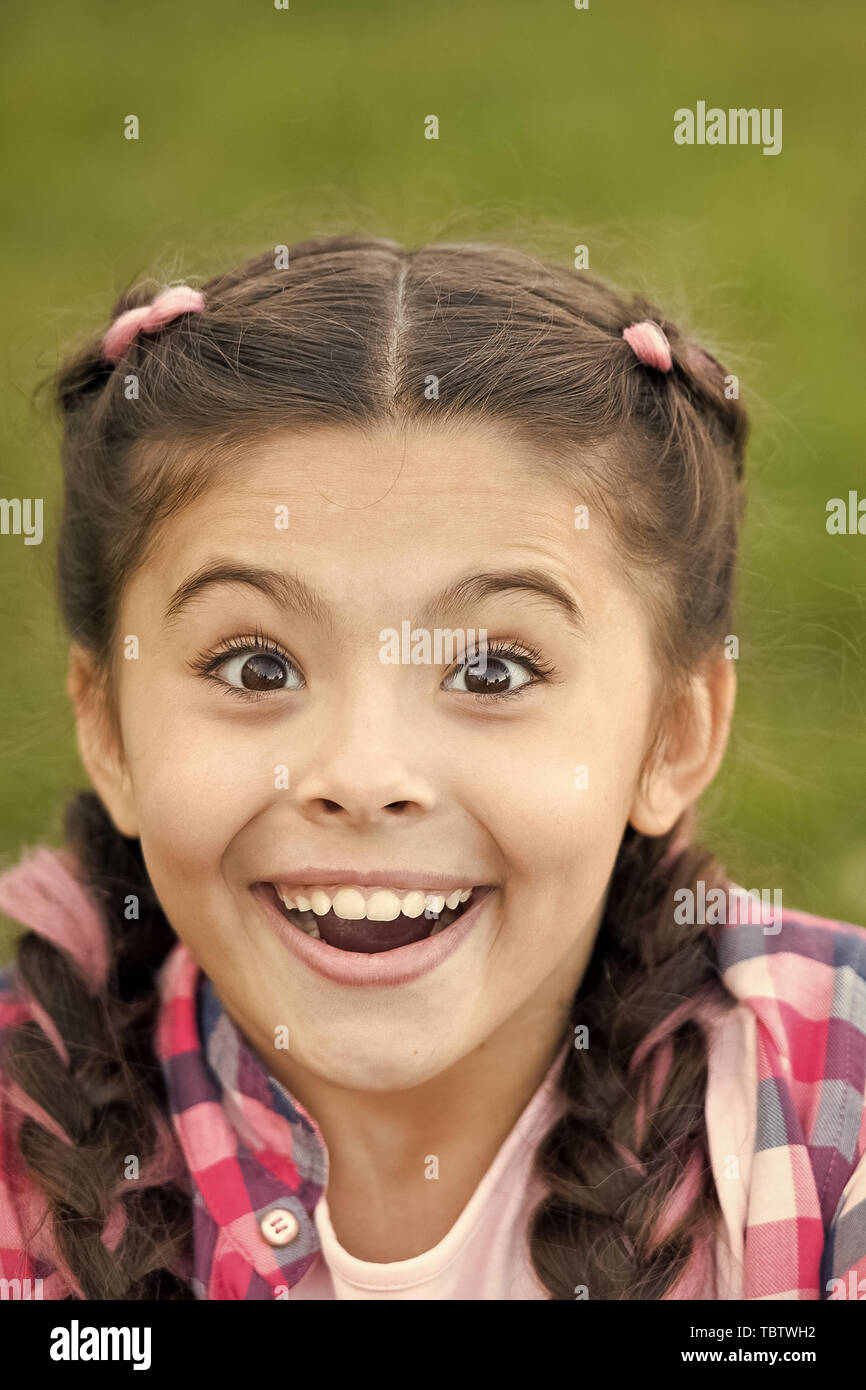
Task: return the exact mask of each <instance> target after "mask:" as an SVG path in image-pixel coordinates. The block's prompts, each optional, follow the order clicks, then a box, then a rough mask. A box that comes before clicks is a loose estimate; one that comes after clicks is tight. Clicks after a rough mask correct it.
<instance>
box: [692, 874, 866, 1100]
mask: <svg viewBox="0 0 866 1390" xmlns="http://www.w3.org/2000/svg"><path fill="white" fill-rule="evenodd" d="M736 894H739V895H740V896H739V897H737V896H736ZM746 896H747V895H745V894H744V893H743V891H742V890H736V891H735V893H732V894H729V901H731V902H732V903H733V904H734V906H733V907H732V910H731V911H729V913H728V920H727V922H725V923H723V924H722V925H720V926H719V927H718V928H717V929H716V932H717V934H716V937H715V939H716V942H717V953H718V961H719V965H720V968H721V970H722V975H723V979H724V982H725V984H726V985H727V987H728V989H729V990H730V991H731V993H732V994H734V995H735V996H736V997H737V999H739V1000H740V1001H741V1002H742V1003H744V1004H746V1005H748V1006H749V1007H750V1008H752V1009H754V1011H755V1012H756V1013H757V1014H758V1016H759V1018H760V1020H761V1022H762V1023H763V1024H764V1027H765V1029H766V1031H767V1034H768V1037H769V1038H770V1039H772V1041H773V1043H774V1045H775V1046H776V1047H777V1048H779V1049H780V1050H781V1051H783V1052H785V1053H786V1054H787V1055H788V1056H789V1058H790V1059H791V1061H792V1062H793V1061H794V1058H795V1055H796V1053H797V1051H798V1048H797V1047H796V1046H795V1044H796V1043H797V1042H798V1041H802V1039H803V1037H804V1034H805V1033H807V1032H808V1033H809V1034H810V1035H811V1041H812V1043H813V1044H816V1043H818V1042H819V1041H820V1040H821V1039H824V1040H825V1041H826V1042H828V1043H829V1042H830V1041H831V1040H835V1042H836V1043H837V1044H838V1043H839V1042H840V1041H841V1042H844V1050H845V1052H846V1054H847V1055H848V1056H849V1058H850V1060H851V1067H852V1071H851V1075H850V1076H849V1077H847V1078H842V1079H848V1080H850V1081H854V1080H856V1079H857V1066H858V1059H859V1064H860V1079H861V1080H862V1077H863V1066H864V1065H866V928H864V927H860V926H856V925H855V924H854V923H852V922H843V921H838V920H836V919H834V918H830V917H817V916H813V915H812V914H810V913H807V912H800V911H797V910H796V909H790V908H784V907H782V906H781V905H779V906H778V907H775V908H774V907H773V905H771V904H768V905H767V907H766V909H765V910H764V912H763V916H762V914H761V912H760V911H758V910H756V908H757V904H754V903H745V899H746Z"/></svg>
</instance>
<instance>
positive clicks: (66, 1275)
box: [0, 849, 866, 1300]
mask: <svg viewBox="0 0 866 1390" xmlns="http://www.w3.org/2000/svg"><path fill="white" fill-rule="evenodd" d="M0 910H2V911H4V912H5V913H7V915H8V916H10V917H12V918H13V919H14V920H16V921H18V922H20V923H22V924H24V925H26V926H31V927H33V929H34V930H36V931H39V932H41V933H42V934H43V935H45V936H46V937H49V938H50V939H51V940H53V941H55V942H56V943H58V944H60V943H63V944H64V945H65V946H66V948H67V949H70V950H71V951H72V952H73V954H75V955H76V957H77V959H78V960H79V964H80V966H81V969H82V971H83V973H85V975H86V976H88V977H91V978H93V979H94V980H95V979H97V978H98V975H99V971H100V968H101V967H102V966H103V965H104V959H105V952H104V941H100V940H99V936H98V930H99V929H98V927H97V925H96V922H97V914H95V912H94V909H93V905H92V903H91V904H88V902H87V898H86V895H85V894H83V892H82V889H81V886H80V884H78V883H77V881H76V877H75V874H74V865H73V863H72V861H71V859H70V858H69V856H66V855H64V854H58V853H55V852H53V851H49V850H44V849H43V850H39V851H38V852H37V853H36V854H35V855H31V856H30V857H29V858H25V859H24V860H22V862H21V863H20V864H19V865H18V866H16V867H15V868H14V869H11V870H9V871H8V872H7V873H6V874H4V875H3V876H2V877H0ZM777 927H778V928H779V929H778V930H777V929H775V928H774V930H773V931H772V932H767V931H766V930H765V929H764V928H763V927H762V926H761V925H760V923H744V924H730V925H728V926H725V927H723V928H720V929H719V931H718V941H719V945H718V952H719V966H720V969H721V971H722V973H723V978H724V981H725V983H726V985H727V986H728V988H729V990H730V992H731V994H732V995H733V996H734V997H735V999H736V1000H737V1001H738V1002H739V1004H740V1005H741V1006H745V1007H746V1008H747V1009H749V1010H751V1011H752V1012H753V1014H754V1015H755V1020H756V1041H757V1047H756V1065H757V1072H758V1074H757V1077H756V1078H754V1080H755V1083H756V1093H757V1115H756V1117H755V1118H756V1126H755V1152H754V1155H753V1161H752V1165H751V1174H750V1182H749V1191H748V1202H747V1207H746V1213H747V1214H746V1219H745V1230H744V1245H743V1251H744V1253H743V1268H742V1289H743V1297H744V1298H746V1299H769V1300H773V1299H796V1300H808V1299H812V1300H815V1299H835V1300H839V1299H847V1298H859V1299H866V1109H864V1092H866V931H864V929H863V928H861V927H856V926H853V925H851V924H849V923H844V922H835V921H830V920H828V919H824V918H818V917H812V916H808V915H806V914H804V913H797V912H789V911H785V912H784V913H783V916H782V919H781V922H780V923H777ZM160 993H161V1005H160V1011H159V1016H158V1025H157V1031H156V1037H155V1043H156V1049H157V1053H158V1055H159V1057H160V1060H161V1064H162V1068H163V1072H164V1076H165V1082H166V1090H167V1096H168V1101H169V1106H170V1119H171V1130H170V1132H169V1131H168V1130H166V1133H165V1135H164V1140H165V1142H164V1145H163V1148H162V1149H161V1150H160V1156H159V1164H160V1165H162V1168H161V1172H160V1174H159V1176H160V1177H161V1178H164V1177H165V1176H168V1175H173V1176H174V1178H175V1180H176V1181H178V1182H179V1183H180V1184H181V1186H182V1187H183V1188H184V1190H185V1191H187V1192H188V1194H189V1198H190V1204H191V1214H192V1222H193V1241H192V1249H191V1255H190V1259H189V1263H188V1264H187V1265H185V1266H184V1267H183V1268H179V1269H178V1270H177V1271H176V1272H177V1273H178V1274H180V1276H181V1277H182V1278H184V1279H186V1280H187V1281H188V1282H189V1284H190V1285H191V1288H192V1291H193V1292H194V1294H195V1296H196V1297H197V1298H200V1299H273V1298H277V1299H279V1298H287V1297H289V1296H290V1291H291V1289H292V1287H293V1286H294V1285H295V1284H297V1283H298V1282H299V1281H300V1280H301V1279H302V1278H303V1276H304V1274H305V1273H306V1271H307V1270H308V1268H309V1267H310V1265H311V1263H312V1262H313V1261H314V1260H315V1259H316V1258H317V1256H318V1252H319V1241H318V1236H317V1231H316V1224H315V1220H314V1212H315V1208H316V1204H317V1202H318V1200H319V1198H320V1196H321V1194H322V1192H323V1191H325V1190H326V1187H327V1150H326V1148H325V1145H324V1142H323V1140H322V1136H321V1134H320V1132H319V1130H318V1128H317V1126H316V1124H315V1121H314V1120H313V1119H312V1118H311V1117H310V1116H309V1115H308V1114H307V1113H306V1112H305V1111H304V1110H303V1109H302V1108H301V1106H299V1105H298V1103H297V1102H296V1101H294V1100H293V1099H292V1097H291V1096H290V1095H289V1093H288V1092H287V1091H286V1089H285V1088H284V1087H283V1086H282V1085H281V1084H280V1083H279V1082H277V1081H276V1080H275V1079H274V1078H273V1077H271V1076H270V1075H269V1074H268V1072H267V1070H266V1068H265V1067H264V1065H263V1063H262V1062H261V1061H260V1059H259V1058H258V1056H257V1055H256V1053H255V1052H254V1051H253V1050H252V1048H251V1047H250V1046H249V1044H248V1043H247V1041H246V1039H245V1038H244V1037H243V1035H242V1034H241V1032H240V1031H239V1029H238V1028H237V1027H236V1025H235V1024H234V1023H233V1021H232V1020H231V1019H230V1018H229V1016H228V1014H227V1013H226V1012H225V1010H224V1009H223V1007H222V1005H221V1003H220V1001H219V999H218V997H217V995H216V992H215V991H214V989H213V986H212V984H211V982H210V980H209V979H208V978H207V976H206V975H204V974H203V972H202V971H201V970H200V969H199V968H198V966H197V965H196V963H195V961H194V960H193V958H192V956H191V955H190V953H189V952H188V951H187V949H186V947H185V946H184V945H183V944H182V943H180V942H179V943H178V944H177V945H176V946H175V947H174V948H173V950H172V951H171V952H170V954H169V956H168V958H167V960H166V962H165V965H164V966H163V969H162V972H161V976H160ZM25 1020H32V1021H34V1022H36V1023H37V1024H38V1025H39V1026H40V1027H41V1028H42V1029H43V1030H44V1031H45V1032H46V1034H47V1035H48V1037H49V1039H50V1040H51V1042H52V1044H53V1045H54V1046H55V1047H58V1050H60V1051H61V1055H63V1048H62V1044H61V1043H60V1041H59V1039H58V1038H57V1036H56V1034H55V1033H54V1029H53V1026H52V1024H51V1021H50V1019H47V1018H46V1017H45V1016H44V1014H43V1013H42V1011H41V1010H40V1009H39V1007H38V1005H36V1004H35V1002H34V1001H33V1000H31V999H29V998H27V997H26V995H25V993H24V991H23V989H22V987H21V984H20V981H18V980H17V979H16V976H15V973H14V970H13V969H12V968H11V967H10V968H9V969H7V970H5V971H4V972H3V973H2V974H0V1045H2V1037H3V1036H4V1034H5V1033H7V1032H8V1030H9V1029H10V1028H12V1027H13V1026H14V1025H16V1024H18V1023H20V1022H23V1021H25ZM0 1089H2V1094H0V1293H2V1295H3V1296H4V1297H9V1296H16V1288H15V1286H13V1285H14V1281H16V1280H19V1281H22V1283H21V1285H19V1286H17V1288H18V1289H19V1290H20V1289H21V1288H24V1287H25V1285H26V1281H28V1280H30V1281H31V1283H32V1281H34V1280H41V1281H42V1283H41V1286H40V1293H41V1296H42V1297H44V1298H54V1299H60V1298H66V1297H72V1298H76V1297H81V1296H82V1295H81V1290H80V1288H79V1286H78V1285H77V1283H76V1281H75V1280H74V1278H73V1277H72V1275H71V1274H70V1272H69V1271H68V1270H67V1269H66V1268H65V1266H64V1263H63V1260H62V1258H61V1256H60V1254H59V1252H58V1251H57V1250H56V1248H55V1247H54V1245H53V1243H52V1240H51V1236H50V1231H49V1228H48V1226H47V1224H46V1223H44V1221H43V1215H44V1207H43V1203H42V1199H41V1196H40V1194H39V1192H38V1190H37V1189H36V1188H35V1186H34V1185H33V1184H32V1183H31V1182H30V1180H29V1179H28V1176H27V1173H26V1171H25V1168H24V1165H23V1163H22V1161H21V1157H20V1154H19V1152H18V1149H17V1144H16V1136H17V1133H18V1128H19V1126H20V1124H21V1121H22V1119H23V1118H24V1117H25V1116H29V1117H30V1118H31V1119H35V1120H37V1121H38V1122H40V1123H46V1124H48V1125H49V1127H52V1128H53V1129H54V1131H55V1132H56V1133H58V1137H60V1138H64V1137H67V1138H68V1136H64V1135H63V1132H62V1131H61V1130H59V1126H57V1125H56V1122H54V1121H51V1120H50V1119H49V1117H46V1116H44V1114H43V1113H42V1112H40V1110H39V1107H38V1106H37V1105H35V1103H34V1102H32V1101H30V1100H29V1099H28V1098H27V1097H25V1096H23V1095H22V1094H21V1093H20V1092H19V1091H18V1090H17V1088H15V1087H14V1086H13V1085H11V1083H10V1082H9V1079H8V1077H7V1076H6V1074H5V1073H4V1072H0ZM142 1180H144V1179H142ZM151 1180H154V1179H153V1177H152V1178H151ZM277 1208H284V1209H286V1208H287V1209H289V1210H290V1211H292V1212H293V1213H294V1215H295V1217H296V1219H297V1221H298V1226H299V1230H298V1234H297V1236H296V1238H295V1239H294V1240H293V1241H292V1242H291V1243H290V1244H289V1245H286V1246H284V1247H281V1248H280V1247H273V1246H272V1245H270V1244H268V1242H267V1241H266V1240H265V1239H264V1237H263V1236H262V1234H261V1231H260V1223H261V1221H262V1219H263V1218H264V1217H265V1216H266V1215H267V1213H268V1212H269V1211H273V1210H275V1209H277ZM123 1223H124V1218H123V1212H122V1203H121V1204H118V1205H116V1206H115V1208H114V1210H113V1212H112V1214H111V1216H110V1218H109V1220H108V1221H107V1223H106V1227H105V1231H104V1234H103V1240H104V1241H105V1244H106V1245H107V1247H108V1248H109V1249H112V1250H113V1249H116V1248H117V1244H118V1242H119V1240H120V1239H121V1238H122V1234H123ZM4 1281H9V1282H8V1283H6V1282H4ZM10 1289H11V1290H12V1292H11V1293H10V1292H9V1290H10ZM31 1296H32V1295H31ZM691 1296H694V1294H692V1295H691ZM698 1296H700V1295H698ZM707 1296H709V1295H707Z"/></svg>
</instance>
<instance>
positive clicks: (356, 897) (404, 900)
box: [274, 883, 472, 922]
mask: <svg viewBox="0 0 866 1390" xmlns="http://www.w3.org/2000/svg"><path fill="white" fill-rule="evenodd" d="M274 887H275V888H276V890H277V893H278V894H279V896H280V899H281V900H282V902H283V904H284V906H285V907H289V908H297V910H298V911H299V912H309V911H310V910H311V909H312V911H313V912H315V914H316V916H317V917H324V915H325V913H326V912H330V911H331V910H332V909H333V911H334V913H335V914H336V916H337V917H342V918H344V919H345V920H346V921H349V922H359V921H361V920H362V919H363V918H365V917H366V918H367V920H368V921H370V922H393V921H394V919H395V918H397V917H399V916H400V913H401V912H402V913H403V915H404V917H420V916H421V913H422V912H424V911H425V910H426V911H428V912H429V913H430V915H431V916H433V915H434V914H438V913H440V912H442V911H443V910H444V909H445V908H446V907H449V908H455V907H457V905H458V904H459V903H465V902H467V901H468V899H469V897H470V895H471V893H472V889H471V888H458V889H455V891H454V892H453V893H448V894H444V893H425V892H424V890H423V889H421V888H412V889H410V891H409V892H407V893H394V892H392V891H391V889H390V888H357V887H355V886H354V885H353V886H351V887H346V888H336V889H335V888H328V889H325V888H310V889H307V890H306V891H304V892H289V890H288V889H287V888H281V887H280V885H279V884H278V883H277V884H274Z"/></svg>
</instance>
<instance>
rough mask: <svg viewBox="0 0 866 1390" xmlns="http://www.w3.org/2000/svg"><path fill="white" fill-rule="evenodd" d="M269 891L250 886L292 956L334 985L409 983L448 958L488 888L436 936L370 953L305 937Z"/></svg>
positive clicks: (468, 928) (474, 918) (472, 921)
mask: <svg viewBox="0 0 866 1390" xmlns="http://www.w3.org/2000/svg"><path fill="white" fill-rule="evenodd" d="M273 891H274V890H273V889H272V888H270V887H269V886H268V885H266V884H262V883H257V884H256V885H255V886H254V887H253V889H252V893H253V896H254V897H256V898H257V899H258V900H259V902H260V903H261V904H262V907H263V908H264V912H265V916H266V918H267V920H268V923H269V924H270V925H271V926H272V927H273V928H274V930H275V931H276V933H277V936H278V937H279V938H280V940H281V941H282V943H283V945H284V946H286V947H288V949H289V950H290V951H291V953H292V955H293V956H297V958H298V960H300V961H303V963H304V965H308V966H309V967H310V969H311V970H315V972H316V974H317V975H321V976H323V978H324V979H326V980H332V981H333V983H334V984H337V985H380V986H381V985H406V984H409V983H410V982H411V981H412V980H417V979H419V978H420V977H421V976H422V975H428V974H429V973H430V971H431V970H435V969H436V966H437V965H441V964H442V962H443V961H444V960H447V959H448V957H449V956H450V955H451V953H452V952H453V951H456V950H457V948H458V946H459V945H460V944H461V942H463V941H465V940H466V938H467V936H468V935H469V933H470V932H471V931H472V928H473V927H474V926H475V925H476V923H477V921H478V919H479V917H480V916H481V913H482V912H483V910H484V906H485V904H486V903H487V901H488V899H489V898H490V895H491V893H492V891H493V890H492V889H490V888H485V889H483V890H482V891H481V892H480V893H479V894H478V895H477V900H476V902H474V903H473V904H472V906H471V907H470V908H469V909H468V910H467V911H466V912H463V913H461V915H460V916H459V917H458V918H457V920H456V921H455V922H453V923H452V925H451V926H450V927H446V928H445V930H444V931H441V932H437V933H436V935H435V936H425V937H423V938H422V940H421V941H413V942H411V943H410V945H408V946H398V947H397V949H396V950H394V951H376V952H375V953H373V954H370V955H367V954H365V953H363V952H361V951H340V950H338V949H337V947H336V946H329V945H328V943H327V941H320V940H317V939H316V937H314V936H308V935H307V933H306V932H304V931H302V930H301V928H300V927H296V926H295V925H294V923H292V922H290V921H289V919H288V918H287V917H284V916H283V914H282V912H281V911H280V909H279V908H278V907H277V905H276V903H275V902H274V900H273V897H272V894H273Z"/></svg>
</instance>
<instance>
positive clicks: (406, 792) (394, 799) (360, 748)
mask: <svg viewBox="0 0 866 1390" xmlns="http://www.w3.org/2000/svg"><path fill="white" fill-rule="evenodd" d="M334 715H335V717H334V718H333V719H332V721H331V723H330V727H329V728H328V729H327V730H326V731H323V733H322V737H321V738H320V739H318V740H316V739H315V738H313V739H312V740H311V742H310V743H309V744H308V745H307V747H306V749H305V750H304V752H303V754H302V756H301V758H300V760H299V762H300V766H299V768H298V770H297V772H296V775H295V777H294V779H293V789H294V798H293V799H294V802H295V805H296V807H297V808H298V809H299V811H300V812H301V814H302V815H303V816H304V818H305V819H306V820H309V821H313V822H316V823H323V822H332V823H333V822H339V823H342V824H343V825H345V826H351V827H353V828H355V829H367V828H374V827H377V826H382V825H384V824H386V823H392V822H395V821H397V820H398V819H399V820H401V821H410V820H412V821H414V820H416V819H417V818H419V817H420V816H424V815H427V814H429V812H430V811H431V810H432V809H433V807H434V806H435V804H436V792H435V790H434V787H433V783H432V781H431V778H430V776H429V774H428V773H427V772H425V771H424V770H423V769H422V767H421V758H422V753H421V743H422V740H421V739H419V738H417V737H415V734H416V732H417V731H415V730H412V729H409V728H408V727H407V726H406V724H405V722H402V723H401V721H400V720H399V719H398V716H397V712H396V710H394V708H393V707H392V706H391V704H390V702H387V703H386V702H380V703H379V705H378V708H376V709H373V708H370V706H369V705H367V706H366V707H365V708H363V709H362V708H356V709H355V710H354V711H349V710H347V709H346V708H345V707H343V708H342V709H341V710H340V711H339V713H337V712H336V711H334ZM291 785H292V783H291V782H290V787H291Z"/></svg>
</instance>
